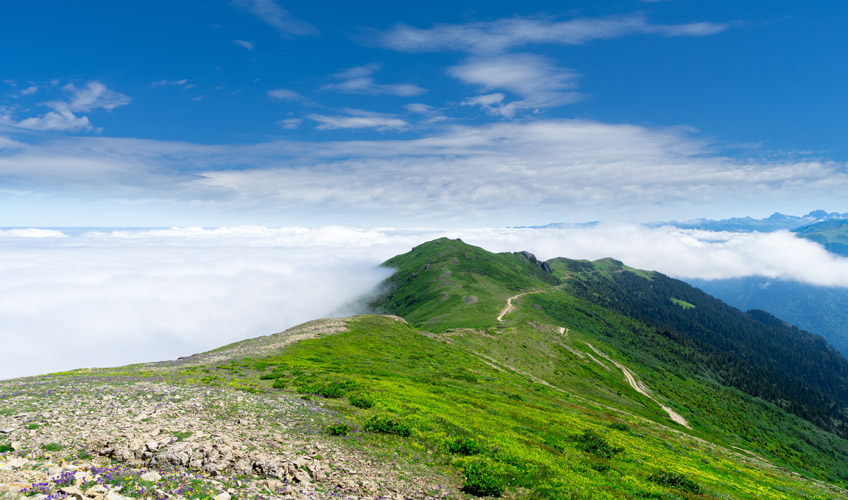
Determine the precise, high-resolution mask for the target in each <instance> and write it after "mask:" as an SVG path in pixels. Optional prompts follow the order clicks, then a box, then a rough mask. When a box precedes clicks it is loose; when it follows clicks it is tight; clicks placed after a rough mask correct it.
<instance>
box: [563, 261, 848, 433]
mask: <svg viewBox="0 0 848 500" xmlns="http://www.w3.org/2000/svg"><path fill="white" fill-rule="evenodd" d="M560 262H563V261H562V260H558V261H557V263H560ZM552 265H555V266H556V264H552ZM556 267H557V268H559V266H556ZM570 276H572V277H574V278H576V279H572V280H569V282H568V284H569V289H570V290H571V291H573V293H575V294H577V295H578V296H580V297H583V298H585V299H587V300H590V301H592V302H594V303H596V304H598V305H601V306H603V307H606V308H609V309H612V310H615V311H617V312H619V313H622V314H625V315H627V316H629V317H631V318H634V319H637V320H639V321H641V322H642V323H645V324H647V325H650V326H651V327H653V328H655V329H657V330H659V331H662V332H665V333H666V335H670V336H673V337H677V339H678V342H680V343H685V344H688V345H691V346H692V347H693V348H694V349H695V350H696V351H697V352H698V353H699V354H700V355H702V356H706V357H707V358H708V359H709V361H707V362H706V364H704V365H703V366H702V369H703V370H705V371H706V372H707V374H708V376H709V377H711V378H715V379H716V380H717V381H718V382H720V383H722V384H725V385H729V386H732V387H736V388H738V389H740V390H742V391H744V392H746V393H748V394H750V395H752V396H756V397H761V398H763V399H766V400H768V401H771V402H773V403H780V404H781V405H782V406H783V407H784V408H786V409H787V410H788V411H790V412H792V413H795V414H797V415H799V416H801V417H802V418H805V419H807V420H810V421H811V422H814V423H815V424H816V425H818V426H820V427H822V428H824V429H826V430H828V431H831V432H834V433H837V434H839V435H842V436H843V437H845V436H846V435H848V429H846V422H848V418H846V407H848V361H846V360H845V358H844V357H842V355H840V354H839V353H838V352H837V351H836V350H835V349H833V348H832V347H830V346H829V345H828V344H827V343H826V342H825V341H824V339H822V338H821V337H819V336H815V335H812V334H809V333H807V332H804V331H802V330H799V329H797V328H792V327H789V326H787V325H786V324H784V323H782V322H781V321H779V320H777V319H776V318H774V317H773V316H770V315H768V314H767V313H763V312H762V311H760V312H756V311H751V312H749V313H747V314H743V313H740V311H739V310H737V309H735V308H732V307H730V306H728V305H726V304H724V303H723V302H721V301H719V300H717V299H715V298H713V297H711V296H709V295H707V294H705V293H703V292H701V291H699V290H697V289H695V288H693V287H691V286H689V285H687V284H686V283H683V282H682V281H679V280H675V279H672V278H669V277H667V276H664V275H662V274H660V273H653V274H652V276H651V278H650V279H645V278H644V277H641V276H638V275H636V274H635V273H632V272H625V269H624V268H623V267H619V269H618V270H616V271H613V272H609V270H606V272H598V271H590V272H582V273H576V274H570Z"/></svg>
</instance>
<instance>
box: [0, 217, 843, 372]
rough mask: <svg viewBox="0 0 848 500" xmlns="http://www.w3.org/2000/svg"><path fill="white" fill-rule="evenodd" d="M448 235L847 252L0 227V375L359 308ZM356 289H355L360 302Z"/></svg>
mask: <svg viewBox="0 0 848 500" xmlns="http://www.w3.org/2000/svg"><path fill="white" fill-rule="evenodd" d="M440 236H447V237H451V238H462V239H463V240H464V241H466V242H468V243H471V244H474V245H478V246H482V247H484V248H486V249H489V250H492V251H518V250H528V251H530V252H533V253H535V254H536V255H537V256H538V257H539V258H541V259H549V258H552V257H558V256H564V257H570V258H581V259H598V258H602V257H615V258H617V259H619V260H622V261H624V262H625V263H626V264H628V265H631V266H633V267H638V268H643V269H654V270H659V271H661V272H663V273H665V274H668V275H671V276H676V277H681V278H704V279H719V278H732V277H741V276H753V275H759V276H766V277H770V278H776V279H786V280H795V281H801V282H805V283H810V284H815V285H822V286H843V287H844V286H848V259H844V258H841V257H838V256H834V255H832V254H829V253H827V252H826V251H825V250H824V249H823V248H822V247H820V246H818V245H817V244H815V243H812V242H809V241H807V240H803V239H799V238H796V237H795V236H794V235H793V234H791V233H789V232H786V231H780V232H775V233H716V232H706V231H697V230H681V229H676V228H672V227H659V228H649V227H645V226H640V225H604V224H601V225H598V226H595V227H591V228H587V227H581V228H574V229H516V228H500V229H497V228H495V229H491V228H476V229H452V230H439V229H432V228H418V229H393V228H376V229H357V228H349V227H340V226H329V227H322V228H304V227H284V228H268V227H261V226H239V227H225V228H217V229H204V228H171V229H100V230H63V229H27V228H19V229H6V230H0V339H2V349H0V379H6V378H12V377H18V376H26V375H35V374H40V373H47V372H55V371H61V370H67V369H74V368H85V367H95V366H96V367H101V366H116V365H123V364H128V363H136V362H145V361H159V360H165V359H175V358H177V357H179V356H186V355H190V354H193V353H197V352H202V351H204V350H209V349H213V348H216V347H219V346H221V345H224V344H227V343H230V342H235V341H238V340H242V339H245V338H250V337H255V336H259V335H267V334H270V333H274V332H279V331H282V330H284V329H286V328H288V327H291V326H294V325H296V324H299V323H302V322H304V321H308V320H310V319H315V318H319V317H326V316H333V315H348V314H354V313H358V312H362V311H365V306H364V304H365V303H366V302H367V297H368V296H369V295H373V294H374V293H375V291H376V290H377V289H378V287H379V285H380V283H381V282H382V281H383V280H384V279H385V278H387V277H388V276H389V275H390V274H391V271H390V270H388V269H384V268H381V267H379V264H380V262H382V261H384V260H386V259H388V258H390V257H392V256H394V255H396V254H399V253H403V252H406V251H408V250H409V249H411V248H412V247H413V246H415V245H417V244H420V243H422V242H424V241H427V240H430V239H433V238H437V237H440ZM363 297H365V299H363Z"/></svg>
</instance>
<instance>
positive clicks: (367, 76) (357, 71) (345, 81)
mask: <svg viewBox="0 0 848 500" xmlns="http://www.w3.org/2000/svg"><path fill="white" fill-rule="evenodd" d="M379 69H380V65H379V64H369V65H366V66H357V67H354V68H348V69H346V70H344V71H342V72H341V73H337V74H336V75H334V78H336V79H338V80H341V81H340V82H339V83H330V84H327V85H324V88H325V89H327V90H333V91H336V92H342V93H346V94H368V95H396V96H404V97H406V96H415V95H419V94H423V93H424V92H427V90H426V89H423V88H421V87H419V86H417V85H413V84H409V83H390V84H385V83H377V82H376V81H375V80H374V78H373V77H372V76H371V75H373V74H374V72H375V71H377V70H379Z"/></svg>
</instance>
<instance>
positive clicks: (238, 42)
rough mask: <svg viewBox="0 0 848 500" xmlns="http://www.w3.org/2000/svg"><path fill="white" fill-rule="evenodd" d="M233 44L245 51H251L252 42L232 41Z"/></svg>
mask: <svg viewBox="0 0 848 500" xmlns="http://www.w3.org/2000/svg"><path fill="white" fill-rule="evenodd" d="M233 43H234V44H236V45H238V46H239V47H242V48H245V49H247V50H253V42H248V41H247V40H233Z"/></svg>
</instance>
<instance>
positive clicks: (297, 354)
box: [243, 309, 828, 499]
mask: <svg viewBox="0 0 848 500" xmlns="http://www.w3.org/2000/svg"><path fill="white" fill-rule="evenodd" d="M533 310H535V309H533ZM446 338H447V337H446ZM454 339H455V337H454ZM250 363H252V364H253V365H254V368H253V369H251V368H250V367H249V366H248V367H245V368H244V371H245V373H244V374H243V376H248V377H249V376H250V372H251V371H253V372H254V373H255V375H254V376H255V377H256V379H258V378H259V377H260V376H261V374H262V373H263V371H264V370H266V369H267V367H268V366H275V367H277V368H279V369H280V370H284V371H285V372H286V375H287V377H288V378H292V379H293V380H303V381H305V382H306V383H308V384H310V385H309V386H310V387H323V386H324V385H323V384H326V383H327V381H341V380H344V381H345V383H349V385H350V386H356V387H357V388H358V389H357V390H358V391H363V390H364V391H367V392H368V394H371V395H373V407H371V408H367V409H359V408H355V407H354V408H355V411H352V412H351V413H349V414H348V415H347V417H345V418H344V419H343V420H342V421H341V422H339V423H336V424H332V425H342V424H344V425H346V426H348V429H354V428H362V429H363V430H364V431H365V434H372V435H374V436H380V435H382V436H386V438H385V439H389V441H374V440H372V441H369V442H370V443H371V446H374V447H375V448H376V447H379V446H385V445H390V444H391V440H392V439H396V440H401V441H402V442H405V441H409V442H410V443H411V444H413V445H415V446H420V447H422V449H425V450H429V452H430V453H431V454H432V456H433V457H436V462H437V463H442V464H444V465H446V466H448V467H451V468H453V469H455V470H456V471H457V472H458V473H459V474H460V475H462V477H463V478H464V479H463V484H464V485H465V488H466V491H467V492H469V493H473V492H475V491H476V492H477V494H488V495H495V494H502V495H504V496H510V497H512V498H527V499H530V498H533V499H558V498H627V497H629V498H663V496H662V495H665V494H666V493H665V492H668V491H672V490H673V488H671V487H669V486H667V485H664V484H659V483H657V482H656V481H653V480H651V479H650V478H651V475H652V474H655V473H656V472H657V471H658V470H663V471H667V472H668V473H670V474H680V475H685V476H686V477H691V478H695V479H693V480H694V481H697V483H698V484H699V485H703V488H704V491H705V493H704V494H703V496H702V497H701V498H765V499H768V498H771V499H788V498H804V497H807V498H828V496H827V494H825V493H823V492H822V491H821V490H818V489H817V488H816V487H815V486H812V485H809V484H805V483H803V482H799V481H797V480H796V479H793V478H792V477H790V476H788V475H781V474H777V473H775V472H774V471H772V470H769V469H767V468H759V467H757V466H755V465H752V464H746V463H742V462H740V461H739V460H738V458H736V456H735V455H734V454H733V453H731V452H729V451H722V450H720V449H719V450H717V449H713V448H704V445H703V444H701V442H699V441H695V440H692V439H689V438H687V437H685V435H680V434H677V433H674V432H671V431H669V430H667V429H666V428H665V427H663V426H660V425H657V424H654V423H651V422H650V421H645V420H640V419H638V418H635V417H628V416H626V415H622V414H620V413H618V412H615V411H611V410H608V409H606V408H603V407H601V406H598V405H594V404H592V403H590V402H587V401H586V400H583V399H581V398H579V397H577V396H576V395H575V396H569V394H568V393H567V392H565V391H562V390H556V389H554V388H550V387H547V386H544V385H541V384H538V383H536V382H535V381H533V380H531V379H528V378H527V377H526V376H524V375H522V374H520V373H518V372H515V371H512V370H509V369H504V368H500V369H498V368H496V367H495V366H496V365H492V364H491V363H487V362H485V361H484V360H483V359H481V358H479V357H478V356H476V355H474V354H471V353H470V352H468V351H466V350H465V349H464V348H462V347H460V346H458V345H454V344H453V343H449V342H445V341H444V340H442V339H439V338H436V337H433V336H430V335H424V334H422V333H420V332H419V331H417V330H416V329H415V328H413V327H411V326H409V325H406V324H404V323H402V322H398V321H395V320H392V319H389V318H385V317H376V316H365V317H359V318H357V319H356V320H354V321H353V322H352V323H351V325H350V330H349V331H348V332H346V333H341V334H337V335H333V336H328V337H324V338H320V339H312V340H305V341H302V342H298V343H296V344H292V345H289V346H287V347H286V348H285V349H284V351H283V352H281V353H279V354H276V355H274V356H268V357H264V358H255V359H253V360H251V361H250ZM250 363H248V364H250ZM593 364H594V363H593ZM260 368H261V369H260ZM277 368H275V369H277ZM598 370H600V371H602V372H604V373H606V371H605V370H603V369H602V368H600V367H598ZM621 388H622V389H624V388H625V386H624V385H623V384H621ZM352 394H355V393H352ZM516 395H520V396H519V398H516V397H515V396H516ZM648 413H650V412H648ZM623 417H624V418H626V423H625V422H623V421H622V418H623ZM614 424H615V425H614ZM611 426H612V427H611ZM327 432H328V433H332V432H333V431H331V430H330V428H327ZM472 436H473V437H472ZM381 443H382V444H381ZM658 495H659V496H658Z"/></svg>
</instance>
